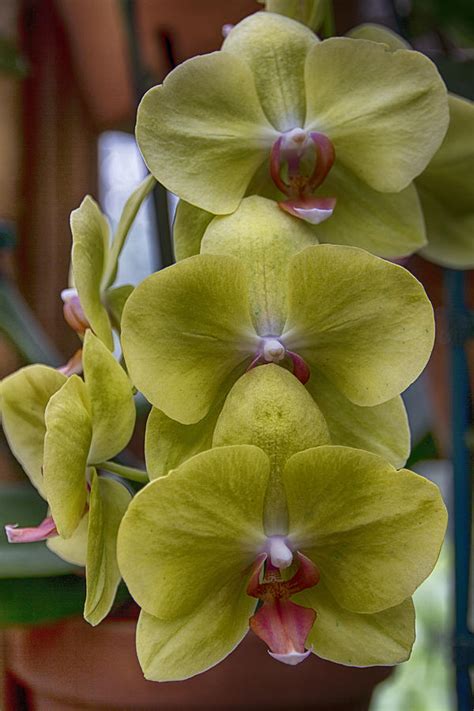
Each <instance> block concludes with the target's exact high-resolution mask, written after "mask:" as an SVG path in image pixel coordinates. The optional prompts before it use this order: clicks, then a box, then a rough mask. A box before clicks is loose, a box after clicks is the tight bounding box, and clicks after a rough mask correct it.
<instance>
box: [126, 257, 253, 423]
mask: <svg viewBox="0 0 474 711" xmlns="http://www.w3.org/2000/svg"><path fill="white" fill-rule="evenodd" d="M247 292H248V286H247V280H246V275H245V268H244V266H243V265H241V264H239V262H238V261H237V259H234V258H232V257H223V256H217V255H210V254H206V255H199V256H196V257H190V258H189V259H186V260H184V261H182V262H178V264H175V265H174V266H172V267H168V268H167V269H163V270H162V271H160V272H158V273H157V274H153V275H152V276H150V277H148V278H147V279H145V281H143V282H142V283H141V284H140V285H139V286H138V287H137V288H136V289H135V290H134V292H133V294H132V295H131V296H130V298H129V299H128V301H127V303H126V305H125V309H124V312H123V320H122V345H123V350H124V355H125V359H126V362H127V367H128V369H129V373H130V377H131V378H132V381H133V383H134V384H135V385H136V386H137V388H139V389H140V390H141V392H143V394H144V395H145V397H146V398H147V399H148V400H149V401H150V402H151V403H152V404H153V405H154V406H155V407H157V408H158V409H160V410H162V411H163V412H164V413H165V414H166V415H167V416H168V417H171V418H173V419H176V420H178V421H179V422H181V423H182V424H193V423H194V422H198V421H199V420H200V419H202V418H203V417H205V415H206V414H207V413H208V412H209V409H210V408H211V406H212V403H213V402H214V401H215V399H216V398H217V397H218V395H219V392H220V389H221V387H222V385H223V384H224V382H225V381H226V380H227V378H228V377H229V376H230V374H231V373H232V371H234V370H235V369H237V368H240V367H241V366H242V364H244V365H243V366H242V367H243V369H245V361H246V360H247V358H249V357H250V356H251V355H253V353H255V351H256V350H257V348H258V344H259V342H260V339H259V338H258V336H257V334H256V332H255V329H254V327H253V324H252V322H251V319H250V313H249V303H248V296H247ZM237 377H238V375H237V376H236V378H237Z"/></svg>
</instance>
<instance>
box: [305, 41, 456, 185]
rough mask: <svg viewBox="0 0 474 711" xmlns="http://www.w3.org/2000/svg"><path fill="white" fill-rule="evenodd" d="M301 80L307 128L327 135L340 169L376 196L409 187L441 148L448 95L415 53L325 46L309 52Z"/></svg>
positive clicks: (373, 45)
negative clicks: (347, 169) (344, 168)
mask: <svg viewBox="0 0 474 711" xmlns="http://www.w3.org/2000/svg"><path fill="white" fill-rule="evenodd" d="M305 79H306V102H307V115H306V124H305V128H306V129H307V130H316V131H320V132H322V133H324V134H325V135H327V136H328V137H329V138H330V139H331V141H332V142H333V144H334V147H335V149H336V155H337V159H338V161H340V162H341V163H342V164H343V165H345V166H346V167H348V168H349V169H350V170H351V171H352V172H353V173H355V175H357V176H358V177H359V178H360V179H362V180H364V181H365V182H366V183H368V184H369V185H370V186H371V187H373V188H374V189H376V190H380V191H382V192H398V191H400V190H402V189H403V188H405V187H407V185H408V184H409V183H410V182H411V181H412V180H413V178H415V177H416V176H417V175H419V174H420V173H421V172H422V171H423V170H424V169H425V168H426V166H427V164H428V163H429V161H430V159H431V157H432V156H433V154H434V153H435V151H436V150H437V149H438V148H439V146H440V145H441V142H442V140H443V138H444V134H445V133H446V129H447V127H448V122H449V115H448V106H447V98H446V88H445V86H444V84H443V82H442V80H441V78H440V76H439V74H438V71H437V69H436V67H435V65H434V64H433V63H432V62H431V61H430V60H429V59H427V57H425V56H423V55H422V54H420V53H418V52H413V51H410V50H405V49H401V50H398V51H396V52H392V51H391V50H389V48H388V47H387V46H385V45H383V44H380V43H378V42H370V41H368V40H356V39H349V38H345V37H337V38H331V39H329V40H325V41H324V42H321V43H319V44H317V45H315V46H314V47H313V48H312V49H311V50H310V52H309V54H308V57H307V60H306V77H305Z"/></svg>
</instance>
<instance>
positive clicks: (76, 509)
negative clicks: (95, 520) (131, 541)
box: [43, 375, 92, 538]
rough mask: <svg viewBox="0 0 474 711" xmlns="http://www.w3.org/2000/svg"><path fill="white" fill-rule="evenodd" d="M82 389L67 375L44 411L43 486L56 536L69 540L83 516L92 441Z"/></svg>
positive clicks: (83, 389) (90, 426) (74, 379)
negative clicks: (88, 458) (56, 531)
mask: <svg viewBox="0 0 474 711" xmlns="http://www.w3.org/2000/svg"><path fill="white" fill-rule="evenodd" d="M89 408H90V403H89V399H88V395H87V390H86V386H85V385H84V383H83V381H82V380H81V379H80V378H79V377H78V376H77V375H71V377H70V378H68V379H67V380H66V382H65V383H64V385H63V386H62V388H61V389H60V390H58V392H57V393H55V394H54V395H53V396H52V397H51V399H50V401H49V403H48V406H47V407H46V412H45V422H46V437H45V440H44V465H43V474H44V486H45V491H46V495H47V499H48V503H49V506H50V508H51V514H52V516H53V518H54V521H55V523H56V527H57V529H58V533H59V535H61V536H63V537H64V538H69V537H70V536H72V534H73V533H74V531H75V529H76V528H77V526H78V525H79V522H80V520H81V519H82V517H83V515H84V509H85V506H86V500H87V491H86V467H87V456H88V454H89V447H90V444H91V440H92V425H91V415H90V409H89Z"/></svg>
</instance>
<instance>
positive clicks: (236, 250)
mask: <svg viewBox="0 0 474 711" xmlns="http://www.w3.org/2000/svg"><path fill="white" fill-rule="evenodd" d="M315 243H317V239H316V236H315V233H314V231H313V230H312V229H311V227H309V226H308V225H307V224H305V223H304V222H303V221H302V220H294V219H292V218H291V217H289V216H288V215H286V214H285V213H283V212H282V211H281V210H280V209H279V208H278V206H277V204H276V203H275V202H273V201H271V200H266V199H265V198H262V197H258V196H256V195H254V196H251V197H247V198H244V200H242V202H241V203H240V206H239V207H238V209H237V210H236V211H235V212H234V213H233V214H232V215H226V216H224V217H215V218H214V219H213V220H212V222H211V223H210V224H209V226H208V227H207V229H206V232H205V234H204V237H203V239H202V242H201V252H202V253H203V254H205V253H208V254H222V255H229V256H232V257H237V258H238V259H239V261H240V262H242V263H243V264H245V268H246V272H247V276H248V282H249V298H250V304H251V311H252V318H253V321H254V323H255V326H256V329H257V331H258V333H259V334H260V335H262V336H265V335H267V334H268V335H272V334H279V333H281V330H282V328H283V325H284V322H285V317H286V310H287V304H286V289H285V288H284V285H285V283H286V280H287V272H288V262H289V259H290V257H291V256H292V255H293V254H296V253H297V252H300V251H301V250H302V249H304V248H305V247H308V246H311V245H313V244H315Z"/></svg>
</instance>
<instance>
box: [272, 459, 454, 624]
mask: <svg viewBox="0 0 474 711" xmlns="http://www.w3.org/2000/svg"><path fill="white" fill-rule="evenodd" d="M283 478H284V483H285V488H286V492H287V500H288V510H289V518H290V531H291V536H290V542H291V544H292V546H294V547H295V548H296V549H297V550H299V551H301V552H302V553H303V554H304V555H306V556H308V557H309V558H310V559H311V560H312V561H313V562H314V563H315V565H316V566H317V567H318V568H319V570H320V572H321V581H322V582H323V583H324V584H325V585H326V586H327V588H328V590H329V591H330V593H331V595H333V597H334V598H335V600H336V601H337V602H338V604H339V605H341V606H342V607H344V608H346V609H347V610H350V611H352V612H360V613H374V612H380V611H381V610H384V609H386V608H389V607H394V606H395V605H399V604H401V603H402V602H403V601H404V600H405V599H406V598H408V597H409V596H410V595H412V594H413V592H414V591H415V590H416V588H417V587H418V586H419V585H420V584H421V583H422V582H423V580H424V579H425V578H426V577H427V576H428V575H429V574H430V573H431V571H432V569H433V567H434V565H435V563H436V560H437V558H438V555H439V550H440V547H441V543H442V541H443V537H444V533H445V530H446V522H447V515H446V508H445V506H444V504H443V500H442V498H441V495H440V492H439V489H438V487H437V486H435V485H434V484H432V483H431V482H430V481H428V480H427V479H424V478H423V477H421V476H418V475H417V474H414V473H413V472H410V471H408V470H406V469H402V470H400V471H398V472H397V471H396V470H395V469H394V467H392V466H391V465H390V464H388V462H385V461H384V460H383V459H382V458H381V457H378V456H377V455H375V454H371V453H369V452H363V451H361V450H357V449H351V448H349V447H336V446H330V447H327V446H323V447H317V448H315V449H309V450H306V451H305V452H299V453H298V454H295V455H293V457H291V459H289V460H288V462H287V464H286V467H285V471H284V474H283ZM348 483H350V485H348Z"/></svg>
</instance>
